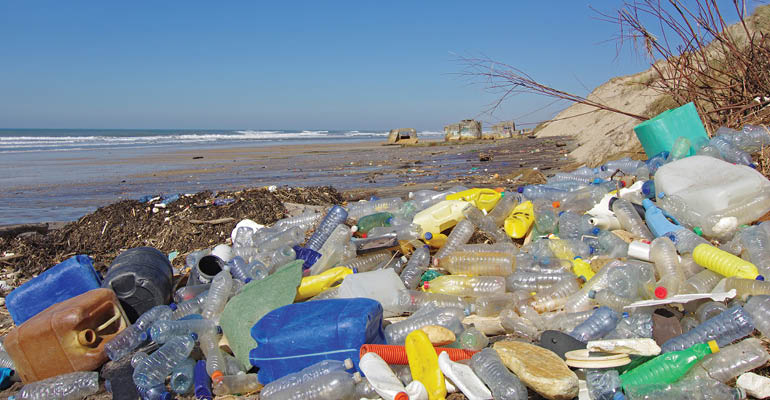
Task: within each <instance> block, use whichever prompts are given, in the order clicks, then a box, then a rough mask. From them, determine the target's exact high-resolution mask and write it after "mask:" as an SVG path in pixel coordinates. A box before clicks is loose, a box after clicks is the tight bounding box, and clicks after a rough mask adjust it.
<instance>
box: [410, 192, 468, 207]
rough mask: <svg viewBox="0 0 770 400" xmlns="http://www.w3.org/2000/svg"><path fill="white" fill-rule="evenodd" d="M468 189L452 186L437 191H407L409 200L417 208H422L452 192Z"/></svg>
mask: <svg viewBox="0 0 770 400" xmlns="http://www.w3.org/2000/svg"><path fill="white" fill-rule="evenodd" d="M466 190H468V188H467V187H465V186H454V187H451V188H449V189H447V190H445V191H442V192H438V191H435V190H418V191H416V192H409V200H410V201H412V202H414V204H415V206H416V207H417V209H418V210H424V209H426V208H428V207H430V206H432V205H434V204H436V203H438V202H440V201H441V200H444V199H446V197H447V196H448V195H450V194H453V193H458V192H463V191H466Z"/></svg>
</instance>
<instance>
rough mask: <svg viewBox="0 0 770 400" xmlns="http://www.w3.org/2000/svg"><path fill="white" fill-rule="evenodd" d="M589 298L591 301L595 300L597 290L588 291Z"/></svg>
mask: <svg viewBox="0 0 770 400" xmlns="http://www.w3.org/2000/svg"><path fill="white" fill-rule="evenodd" d="M588 298H589V299H595V298H596V290H589V291H588Z"/></svg>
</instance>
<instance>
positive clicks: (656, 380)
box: [620, 340, 719, 389]
mask: <svg viewBox="0 0 770 400" xmlns="http://www.w3.org/2000/svg"><path fill="white" fill-rule="evenodd" d="M718 351H719V346H718V345H717V343H716V342H715V341H713V340H712V341H709V342H708V343H698V344H695V345H693V346H692V347H689V348H685V349H683V350H679V351H673V352H667V353H665V354H661V355H659V356H657V357H655V358H653V359H652V360H650V361H647V362H645V363H644V364H642V365H640V366H638V367H636V368H634V369H632V370H630V371H628V372H626V373H624V374H623V375H621V376H620V382H621V384H622V385H623V388H624V389H625V388H626V387H634V386H643V385H649V384H667V383H673V382H676V381H677V380H679V378H681V377H682V376H684V374H686V373H687V371H689V370H690V368H692V367H693V366H694V365H695V364H696V363H697V362H698V361H699V360H701V359H703V357H706V356H707V355H709V354H712V353H716V352H718Z"/></svg>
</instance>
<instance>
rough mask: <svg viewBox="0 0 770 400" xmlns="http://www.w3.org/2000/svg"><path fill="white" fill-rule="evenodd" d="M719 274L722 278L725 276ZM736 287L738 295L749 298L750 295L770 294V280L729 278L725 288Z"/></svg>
mask: <svg viewBox="0 0 770 400" xmlns="http://www.w3.org/2000/svg"><path fill="white" fill-rule="evenodd" d="M715 275H717V276H719V279H720V280H721V279H722V278H723V277H722V276H721V275H718V274H715ZM731 289H735V291H736V292H737V296H738V297H739V298H742V299H744V300H745V299H747V298H748V297H749V296H757V295H770V281H758V280H755V279H742V278H727V281H726V282H725V290H727V291H729V290H731Z"/></svg>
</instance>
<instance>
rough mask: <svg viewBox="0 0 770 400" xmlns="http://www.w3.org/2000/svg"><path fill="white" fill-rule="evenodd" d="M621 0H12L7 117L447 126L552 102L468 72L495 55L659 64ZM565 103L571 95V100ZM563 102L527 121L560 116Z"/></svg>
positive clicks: (53, 122) (3, 44)
mask: <svg viewBox="0 0 770 400" xmlns="http://www.w3.org/2000/svg"><path fill="white" fill-rule="evenodd" d="M618 3H619V2H618V1H613V0H597V1H591V2H587V1H580V0H564V1H544V2H540V1H485V2H468V1H408V2H407V1H393V2H374V1H337V2H319V1H297V2H281V1H277V2H257V1H223V2H212V1H184V2H182V1H130V2H105V1H15V2H14V1H4V2H0V54H2V58H1V59H2V61H1V62H0V128H201V129H202V128H210V129H217V128H222V129H231V128H232V129H281V128H284V129H288V128H291V129H359V128H365V129H390V128H392V127H416V128H418V129H419V130H440V129H441V128H442V126H443V125H444V124H447V123H451V122H455V121H456V120H459V119H462V118H469V117H477V118H479V119H481V120H483V121H484V122H487V123H491V122H495V121H496V120H500V119H509V118H516V117H520V116H523V115H525V114H528V113H531V112H533V111H535V110H537V109H539V108H541V107H542V106H544V105H545V104H548V103H550V102H551V100H550V99H545V98H539V97H534V96H519V97H517V98H512V99H510V100H509V101H507V102H506V103H505V104H504V106H503V107H502V108H500V109H499V110H498V111H497V112H496V113H495V115H493V116H490V115H485V114H483V111H484V110H485V109H486V108H487V105H488V104H490V103H491V102H492V101H493V100H494V99H495V96H494V95H493V94H490V93H487V92H485V91H484V88H483V86H480V85H471V84H469V82H468V81H466V80H464V79H462V78H461V77H459V76H458V75H457V74H456V73H457V72H459V71H461V70H462V65H460V64H459V63H458V62H457V61H456V58H457V57H458V56H474V55H482V54H483V55H486V56H489V57H491V58H493V59H496V60H499V61H502V62H505V63H508V64H512V65H515V66H516V67H519V68H520V69H522V70H524V71H527V72H529V73H530V74H531V75H532V76H534V77H535V78H537V79H538V80H541V81H543V82H545V83H548V84H550V85H552V86H555V87H558V88H562V89H565V90H568V91H574V92H577V93H580V94H586V93H588V92H589V91H590V89H593V88H594V87H596V86H598V85H599V84H601V83H603V82H604V81H606V80H607V79H609V78H611V77H613V76H616V75H624V74H630V73H634V72H638V71H641V70H643V69H645V68H646V66H645V63H644V60H639V59H637V58H636V57H634V56H630V55H629V53H624V54H623V56H622V57H620V58H618V59H615V56H616V51H615V44H614V43H606V42H605V41H606V40H607V39H608V38H609V37H610V36H611V35H612V34H614V33H616V28H615V27H614V26H612V25H610V24H608V23H605V22H601V21H598V20H597V19H596V16H595V14H594V13H593V12H592V11H591V10H590V9H589V7H588V6H589V4H590V5H592V6H593V7H595V8H598V9H602V10H611V9H612V8H613V7H616V6H617V5H618ZM563 106H564V105H562V107H563ZM555 110H556V109H555V108H554V107H551V108H549V109H546V110H542V111H539V112H537V111H536V112H535V113H534V114H532V115H528V116H526V117H521V118H519V119H518V122H536V121H539V120H542V119H547V118H548V117H549V116H550V115H551V113H552V112H553V111H555Z"/></svg>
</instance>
